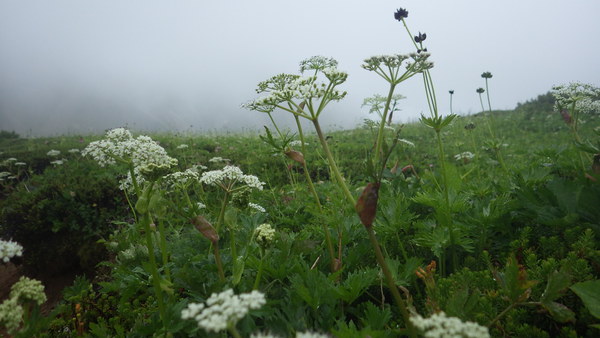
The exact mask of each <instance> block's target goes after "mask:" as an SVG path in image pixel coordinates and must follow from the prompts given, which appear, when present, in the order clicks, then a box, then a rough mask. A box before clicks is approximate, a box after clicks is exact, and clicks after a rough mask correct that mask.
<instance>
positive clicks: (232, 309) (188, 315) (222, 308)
mask: <svg viewBox="0 0 600 338" xmlns="http://www.w3.org/2000/svg"><path fill="white" fill-rule="evenodd" d="M265 304H266V299H265V295H264V294H263V293H261V292H259V291H256V290H254V291H252V292H250V293H242V294H240V295H235V294H234V293H233V290H232V289H228V290H226V291H223V292H221V293H219V294H216V293H213V294H212V295H211V296H210V297H209V298H208V299H207V300H206V302H205V303H204V304H203V303H190V304H189V305H188V307H187V308H185V309H183V310H182V311H181V318H182V319H194V320H195V321H196V322H197V323H198V327H200V328H203V329H204V330H206V331H208V332H211V331H212V332H220V331H223V330H225V329H227V328H228V327H230V326H234V325H235V324H236V323H237V322H238V321H239V320H240V319H242V318H244V317H245V316H246V315H247V314H248V312H249V311H250V310H255V309H259V308H261V307H262V306H263V305H265Z"/></svg>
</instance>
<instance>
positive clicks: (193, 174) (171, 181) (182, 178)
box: [163, 169, 200, 188]
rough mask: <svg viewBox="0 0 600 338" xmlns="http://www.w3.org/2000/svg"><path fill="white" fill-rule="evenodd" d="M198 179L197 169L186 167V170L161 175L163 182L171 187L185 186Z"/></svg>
mask: <svg viewBox="0 0 600 338" xmlns="http://www.w3.org/2000/svg"><path fill="white" fill-rule="evenodd" d="M199 179H200V175H199V174H198V171H196V170H195V169H187V170H186V171H177V172H174V173H172V174H168V175H166V176H164V177H163V180H164V182H165V184H167V185H168V186H169V187H171V188H178V187H182V188H184V187H186V186H187V185H189V184H190V183H192V182H194V181H197V180H199Z"/></svg>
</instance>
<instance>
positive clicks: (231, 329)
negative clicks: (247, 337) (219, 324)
mask: <svg viewBox="0 0 600 338" xmlns="http://www.w3.org/2000/svg"><path fill="white" fill-rule="evenodd" d="M227 331H229V333H231V335H232V336H233V338H242V336H241V335H240V333H239V332H238V330H237V329H236V328H235V326H234V325H229V326H228V327H227Z"/></svg>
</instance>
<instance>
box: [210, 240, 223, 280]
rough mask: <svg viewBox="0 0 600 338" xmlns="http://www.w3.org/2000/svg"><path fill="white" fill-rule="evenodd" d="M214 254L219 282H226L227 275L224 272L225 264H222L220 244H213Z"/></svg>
mask: <svg viewBox="0 0 600 338" xmlns="http://www.w3.org/2000/svg"><path fill="white" fill-rule="evenodd" d="M212 247H213V252H214V254H215V263H216V264H217V271H218V273H219V281H220V282H221V283H224V282H225V273H224V272H223V263H222V262H221V254H219V242H217V241H215V242H214V243H212Z"/></svg>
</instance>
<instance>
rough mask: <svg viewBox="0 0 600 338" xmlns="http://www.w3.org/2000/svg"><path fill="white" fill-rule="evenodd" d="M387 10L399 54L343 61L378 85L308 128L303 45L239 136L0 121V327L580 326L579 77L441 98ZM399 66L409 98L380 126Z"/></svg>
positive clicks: (584, 315) (591, 268) (391, 107)
mask: <svg viewBox="0 0 600 338" xmlns="http://www.w3.org/2000/svg"><path fill="white" fill-rule="evenodd" d="M407 17H408V12H407V11H406V10H405V9H399V10H398V11H396V12H395V14H394V18H395V19H396V20H398V21H399V22H400V23H399V24H402V25H403V26H404V28H406V32H407V33H408V36H409V38H410V39H411V41H412V43H413V44H414V47H415V52H414V53H410V54H406V55H404V54H394V55H380V56H373V57H369V58H367V59H365V60H364V64H363V65H362V67H363V68H364V69H365V70H366V71H369V72H372V73H373V74H374V75H376V76H379V77H381V79H382V80H383V81H385V82H387V84H388V85H389V92H388V94H387V96H380V95H376V96H374V97H372V98H367V99H365V105H367V106H369V108H370V112H371V113H372V114H371V115H370V116H371V117H373V119H370V120H366V121H365V123H364V124H363V125H362V126H358V127H357V128H355V129H352V130H337V131H327V130H324V129H323V128H322V127H321V125H320V119H319V118H320V116H321V114H327V107H328V105H329V104H330V103H332V104H334V103H335V101H339V100H342V99H343V98H344V97H345V95H346V92H345V91H343V90H342V89H340V88H343V84H344V82H345V81H346V78H347V76H348V74H347V73H345V72H343V71H340V70H338V69H337V61H336V60H335V59H332V58H325V57H321V56H314V57H311V58H308V59H306V60H303V61H301V62H300V72H299V74H279V75H276V76H273V77H271V78H269V79H267V80H265V81H263V82H261V83H259V84H258V85H257V88H256V92H257V97H256V98H255V99H253V100H251V101H249V102H247V103H245V104H244V105H243V107H245V108H247V109H248V110H250V112H248V113H249V114H268V116H269V117H270V120H271V124H270V125H268V126H265V129H264V130H262V131H260V132H257V133H256V134H245V135H241V134H227V135H221V134H211V135H202V134H194V133H182V134H168V133H162V134H154V133H150V134H147V133H144V132H141V131H135V130H134V131H130V130H127V129H124V128H116V129H112V130H108V131H106V134H104V135H65V136H60V137H51V138H29V139H27V138H21V137H19V135H17V134H15V133H11V132H8V131H2V132H0V166H1V167H0V187H1V190H0V238H1V239H2V240H1V241H0V255H1V256H0V259H1V260H2V262H1V263H0V264H2V265H1V266H0V268H2V270H0V271H3V272H6V271H8V270H7V269H9V268H11V267H12V269H17V271H18V272H19V273H20V274H21V275H22V277H20V278H19V280H18V281H16V282H14V283H12V282H11V283H10V285H9V284H7V283H5V285H2V288H3V295H4V299H2V303H1V304H0V325H2V326H1V328H2V330H3V331H1V332H0V333H3V334H9V335H12V336H15V337H79V336H85V337H153V336H156V337H194V336H198V337H229V336H231V337H402V336H408V337H421V336H423V337H597V336H598V335H599V333H600V292H599V290H600V280H599V276H600V250H599V247H598V243H599V242H600V241H599V239H600V123H599V122H600V115H599V112H600V89H598V88H595V87H594V86H592V85H587V84H580V83H571V84H569V85H562V86H556V87H554V88H552V91H551V92H549V93H547V94H544V95H540V96H539V97H537V98H535V99H532V100H530V101H528V102H525V103H522V104H519V105H518V107H517V108H516V109H515V110H513V111H495V110H493V109H492V106H491V104H490V91H489V87H488V81H493V80H492V74H491V73H490V72H484V73H483V74H481V77H482V79H483V80H482V81H484V82H485V88H484V87H483V86H482V87H480V88H478V89H477V90H476V91H474V93H473V97H474V99H477V96H476V94H478V95H479V97H478V99H479V103H480V104H481V110H482V112H481V113H479V114H476V115H473V116H458V115H456V114H453V113H452V95H453V93H454V92H453V91H452V90H451V91H449V95H450V107H449V109H447V108H446V107H444V108H439V107H438V100H439V101H440V102H441V101H442V100H443V101H444V102H446V99H442V98H441V95H439V92H438V94H437V95H436V91H435V85H434V81H433V77H432V75H431V73H430V69H431V68H432V67H433V63H432V62H431V61H430V60H429V57H430V54H429V53H428V52H427V48H426V46H425V41H426V38H427V36H426V34H425V33H421V32H419V34H418V35H416V36H413V35H412V34H411V33H410V31H409V29H408V25H407V22H406V19H407ZM412 77H415V78H417V80H418V81H422V82H423V88H424V91H425V94H426V95H425V96H426V99H427V106H428V113H427V114H426V115H422V116H421V118H420V120H419V122H417V123H411V124H407V125H399V124H393V123H390V121H392V114H393V113H394V112H397V111H399V108H397V107H401V101H400V100H401V99H402V97H401V96H399V94H398V93H401V92H402V85H403V82H404V81H407V80H409V79H410V78H412ZM491 96H493V93H492V94H491ZM446 98H447V97H446ZM447 110H449V111H450V114H446V111H447ZM280 114H292V115H293V117H294V118H295V121H296V126H295V127H293V128H291V129H288V128H282V127H281V126H279V125H278V120H279V117H280V116H281V115H280ZM74 274H76V275H77V277H76V278H74V280H73V282H72V283H69V285H68V286H67V287H66V288H64V290H62V294H61V300H60V301H59V302H57V303H55V304H54V303H53V304H50V305H48V304H45V303H46V302H47V298H48V295H47V294H45V293H44V284H43V282H47V281H52V280H53V279H56V278H60V277H61V276H65V275H74ZM9 290H10V291H9Z"/></svg>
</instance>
